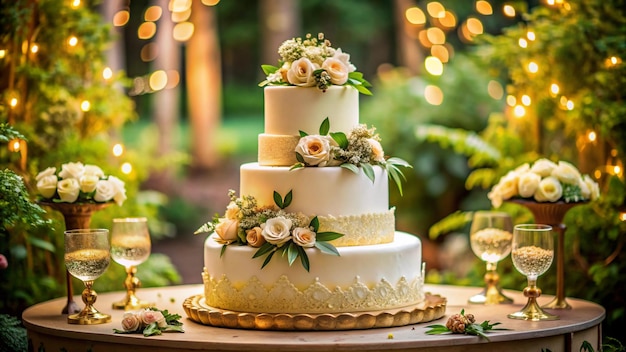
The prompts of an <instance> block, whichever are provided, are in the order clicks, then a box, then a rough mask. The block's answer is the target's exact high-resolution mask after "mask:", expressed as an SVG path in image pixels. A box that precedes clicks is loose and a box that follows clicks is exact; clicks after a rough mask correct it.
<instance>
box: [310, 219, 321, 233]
mask: <svg viewBox="0 0 626 352" xmlns="http://www.w3.org/2000/svg"><path fill="white" fill-rule="evenodd" d="M309 226H310V227H312V228H313V232H317V229H319V228H320V220H319V219H318V218H317V216H316V217H314V218H313V219H311V222H310V223H309Z"/></svg>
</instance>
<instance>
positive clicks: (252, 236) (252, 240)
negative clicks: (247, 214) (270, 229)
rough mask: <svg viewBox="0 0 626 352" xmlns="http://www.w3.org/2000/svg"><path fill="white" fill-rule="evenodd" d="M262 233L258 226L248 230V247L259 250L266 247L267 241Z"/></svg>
mask: <svg viewBox="0 0 626 352" xmlns="http://www.w3.org/2000/svg"><path fill="white" fill-rule="evenodd" d="M262 232H263V230H262V229H261V228H260V227H258V226H256V227H254V228H251V229H248V230H246V241H247V242H248V245H250V246H252V247H257V248H258V247H261V246H262V245H264V244H265V242H266V241H265V237H263V234H262Z"/></svg>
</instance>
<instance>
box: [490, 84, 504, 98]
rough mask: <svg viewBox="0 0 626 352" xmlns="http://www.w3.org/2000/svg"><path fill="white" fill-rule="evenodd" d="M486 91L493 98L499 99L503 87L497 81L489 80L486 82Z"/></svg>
mask: <svg viewBox="0 0 626 352" xmlns="http://www.w3.org/2000/svg"><path fill="white" fill-rule="evenodd" d="M487 93H489V96H490V97H492V98H493V99H495V100H500V99H502V97H503V96H504V88H503V87H502V84H500V82H498V81H494V80H491V81H489V83H488V84H487Z"/></svg>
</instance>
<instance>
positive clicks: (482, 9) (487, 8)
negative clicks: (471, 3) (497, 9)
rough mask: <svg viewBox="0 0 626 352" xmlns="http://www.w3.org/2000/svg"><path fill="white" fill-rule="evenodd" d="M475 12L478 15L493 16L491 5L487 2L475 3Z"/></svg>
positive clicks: (481, 0) (482, 0)
mask: <svg viewBox="0 0 626 352" xmlns="http://www.w3.org/2000/svg"><path fill="white" fill-rule="evenodd" d="M476 11H478V13H479V14H481V15H491V14H493V9H492V8H491V4H490V3H489V2H488V1H484V0H479V1H476Z"/></svg>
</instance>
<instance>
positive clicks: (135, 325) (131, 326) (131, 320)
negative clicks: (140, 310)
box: [122, 312, 142, 331]
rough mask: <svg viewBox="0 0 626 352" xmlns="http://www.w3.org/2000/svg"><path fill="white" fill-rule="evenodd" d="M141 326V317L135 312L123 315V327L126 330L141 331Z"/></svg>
mask: <svg viewBox="0 0 626 352" xmlns="http://www.w3.org/2000/svg"><path fill="white" fill-rule="evenodd" d="M141 327H142V322H141V317H140V316H139V315H138V314H136V313H135V312H126V313H124V315H122V329H124V331H139V329H140V328H141Z"/></svg>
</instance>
